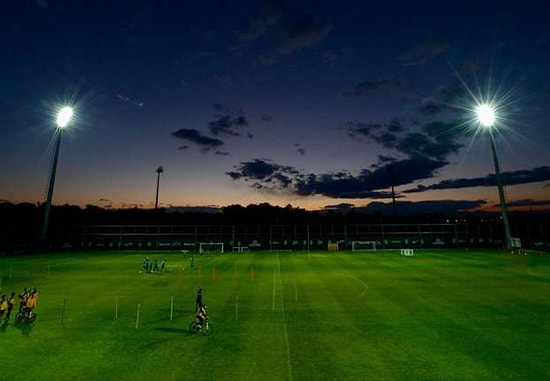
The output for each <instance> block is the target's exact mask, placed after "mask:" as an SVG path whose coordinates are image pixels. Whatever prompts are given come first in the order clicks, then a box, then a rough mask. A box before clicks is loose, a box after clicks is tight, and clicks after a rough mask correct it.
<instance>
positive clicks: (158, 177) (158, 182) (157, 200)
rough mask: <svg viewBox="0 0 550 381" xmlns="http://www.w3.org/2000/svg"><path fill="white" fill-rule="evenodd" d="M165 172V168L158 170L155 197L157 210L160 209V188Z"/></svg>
mask: <svg viewBox="0 0 550 381" xmlns="http://www.w3.org/2000/svg"><path fill="white" fill-rule="evenodd" d="M162 172H164V168H162V167H158V168H157V195H156V197H155V209H158V208H159V187H160V174H161V173H162Z"/></svg>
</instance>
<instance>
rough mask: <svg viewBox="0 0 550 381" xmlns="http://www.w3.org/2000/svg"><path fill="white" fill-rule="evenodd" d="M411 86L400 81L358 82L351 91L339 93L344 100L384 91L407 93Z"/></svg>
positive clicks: (369, 95) (406, 82) (370, 95)
mask: <svg viewBox="0 0 550 381" xmlns="http://www.w3.org/2000/svg"><path fill="white" fill-rule="evenodd" d="M410 89H411V85H410V83H409V82H408V81H404V80H400V79H377V80H365V81H362V82H359V83H358V84H357V85H355V86H354V87H353V89H351V90H347V91H344V92H342V93H341V95H342V97H343V98H345V99H355V98H362V97H372V96H374V95H378V94H379V93H381V92H384V91H395V90H397V91H409V90H410Z"/></svg>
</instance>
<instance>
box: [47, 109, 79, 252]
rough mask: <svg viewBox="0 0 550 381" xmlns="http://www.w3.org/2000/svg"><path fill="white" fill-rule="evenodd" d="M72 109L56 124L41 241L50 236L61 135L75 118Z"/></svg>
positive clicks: (66, 110)
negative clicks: (49, 227) (51, 210)
mask: <svg viewBox="0 0 550 381" xmlns="http://www.w3.org/2000/svg"><path fill="white" fill-rule="evenodd" d="M73 113H74V112H73V109H72V107H68V106H65V107H63V108H62V109H61V110H59V112H58V113H57V119H56V124H57V128H56V130H55V133H56V134H57V136H56V139H55V147H54V156H53V161H52V168H51V171H50V183H49V186H48V196H47V198H46V210H45V211H44V223H43V224H42V234H41V235H40V240H41V241H42V242H45V241H46V237H47V235H48V225H49V223H50V209H51V207H52V198H53V187H54V184H55V174H56V172H57V161H58V159H59V146H60V145H61V133H62V132H63V130H64V129H65V128H66V127H67V126H68V125H69V123H70V122H71V119H72V118H73Z"/></svg>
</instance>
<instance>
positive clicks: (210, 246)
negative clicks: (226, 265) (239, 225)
mask: <svg viewBox="0 0 550 381" xmlns="http://www.w3.org/2000/svg"><path fill="white" fill-rule="evenodd" d="M199 253H200V254H206V253H214V254H222V253H223V242H200V243H199Z"/></svg>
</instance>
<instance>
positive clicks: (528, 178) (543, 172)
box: [403, 166, 550, 193]
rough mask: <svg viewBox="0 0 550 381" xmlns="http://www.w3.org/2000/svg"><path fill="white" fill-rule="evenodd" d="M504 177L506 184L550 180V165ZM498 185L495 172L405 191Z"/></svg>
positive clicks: (505, 174)
mask: <svg viewBox="0 0 550 381" xmlns="http://www.w3.org/2000/svg"><path fill="white" fill-rule="evenodd" d="M502 178H503V181H504V183H505V185H519V184H530V183H536V182H541V181H549V180H550V167H549V166H543V167H537V168H533V169H530V170H520V171H511V172H503V173H502ZM496 185H497V179H496V176H495V175H494V174H490V175H487V176H484V177H476V178H470V179H464V178H462V179H451V180H443V181H440V182H439V183H437V184H432V185H428V186H425V185H418V186H417V187H416V188H412V189H408V190H405V191H403V193H419V192H425V191H428V190H435V189H460V188H472V187H494V186H496Z"/></svg>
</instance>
